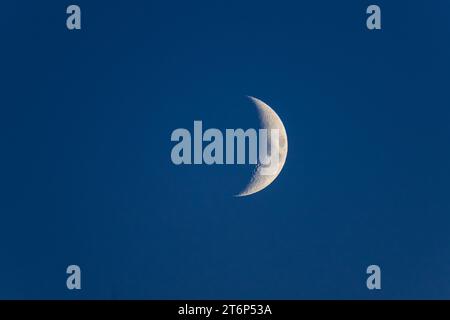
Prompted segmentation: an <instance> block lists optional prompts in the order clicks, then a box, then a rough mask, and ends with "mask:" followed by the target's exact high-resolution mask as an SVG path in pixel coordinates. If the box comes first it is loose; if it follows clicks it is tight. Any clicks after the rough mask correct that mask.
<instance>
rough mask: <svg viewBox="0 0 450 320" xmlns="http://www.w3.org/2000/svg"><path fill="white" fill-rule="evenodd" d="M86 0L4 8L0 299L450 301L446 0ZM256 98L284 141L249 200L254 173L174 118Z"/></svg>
mask: <svg viewBox="0 0 450 320" xmlns="http://www.w3.org/2000/svg"><path fill="white" fill-rule="evenodd" d="M74 3H77V4H79V5H80V7H81V10H82V30H80V31H68V30H67V29H66V27H65V19H66V14H65V10H66V7H67V6H68V5H69V4H72V1H71V2H69V1H8V2H6V3H3V4H2V6H1V8H2V15H1V18H0V39H1V49H0V85H1V86H0V88H1V91H0V92H1V94H0V150H1V151H0V164H1V166H0V252H1V258H0V298H40V299H42V298H61V299H71V298H126V299H128V298H139V299H140V298H150V299H151V298H159V299H167V298H169V299H173V298H184V299H196V298H208V299H212V298H237V299H240V298H253V299H261V298H273V299H283V298H285V299H297V298H319V299H320V298H335V299H345V298H361V299H379V298H387V299H389V298H450V148H449V145H450V144H449V143H450V121H449V120H450V108H449V107H450V98H449V93H448V92H449V83H450V81H449V80H450V79H449V75H450V60H449V56H450V40H449V39H450V19H449V15H450V4H449V3H448V1H438V0H435V1H429V2H425V1H376V2H373V3H376V4H378V5H380V7H381V10H382V28H383V29H382V30H381V31H375V32H370V31H368V30H367V29H366V27H365V19H366V14H365V10H366V8H367V6H368V5H369V4H372V2H368V1H322V0H321V1H261V0H259V1H250V0H248V1H230V0H228V1H170V2H169V1H123V2H122V3H120V4H119V3H116V2H112V1H76V2H74ZM245 95H252V96H255V97H258V98H260V99H262V100H263V101H265V102H266V103H268V104H269V105H271V106H272V107H273V108H274V109H275V110H276V111H277V112H278V114H279V115H280V117H281V118H282V119H283V122H284V124H285V126H286V130H287V133H288V137H289V154H288V158H287V162H286V165H285V167H284V170H283V171H282V173H281V174H280V176H279V177H278V179H277V180H276V181H275V182H274V183H273V184H272V185H271V186H270V187H269V188H267V189H265V190H264V191H262V192H260V193H258V194H256V195H254V196H252V197H246V198H234V197H232V195H233V194H234V193H236V192H237V191H239V190H240V189H241V188H242V187H243V186H244V184H245V183H246V179H248V176H249V174H250V171H251V168H250V167H248V166H240V167H238V166H174V165H173V164H172V162H171V161H170V150H171V148H172V146H173V143H172V142H171V141H170V134H171V132H172V130H174V129H176V128H179V127H186V128H192V125H193V121H194V120H202V121H203V123H204V126H205V127H216V128H237V127H244V128H245V127H251V126H253V121H254V119H255V115H254V113H252V112H253V110H252V107H251V105H250V104H249V102H248V101H247V99H246V98H245ZM69 264H78V265H79V266H80V267H81V269H82V290H81V291H79V292H73V291H68V290H67V289H66V287H65V282H66V274H65V268H66V267H67V266H68V265H69ZM370 264H378V265H380V267H381V269H382V290H381V291H377V292H374V291H369V290H367V288H366V284H365V281H366V277H367V275H366V273H365V270H366V267H367V266H368V265H370Z"/></svg>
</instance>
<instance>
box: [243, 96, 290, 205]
mask: <svg viewBox="0 0 450 320" xmlns="http://www.w3.org/2000/svg"><path fill="white" fill-rule="evenodd" d="M248 98H249V99H250V100H251V101H252V102H253V104H254V105H255V107H256V109H257V112H258V117H259V121H260V125H261V128H262V129H267V132H268V139H267V144H268V146H267V150H268V151H270V154H269V158H270V159H272V158H273V155H275V154H276V153H278V167H277V168H276V169H275V171H274V173H273V174H270V175H267V174H266V175H264V174H262V169H263V164H262V163H261V162H260V159H259V157H258V163H257V165H256V168H255V171H254V172H253V175H252V177H251V179H250V181H249V183H248V184H247V185H246V186H245V187H244V189H243V190H242V191H241V192H239V193H238V194H237V195H236V197H244V196H249V195H251V194H254V193H256V192H259V191H261V190H263V189H264V188H266V187H267V186H268V185H269V184H271V183H272V182H273V181H274V180H275V179H276V178H277V177H278V175H279V174H280V172H281V170H282V169H283V166H284V164H285V163H286V157H287V152H288V140H287V134H286V129H285V128H284V125H283V122H282V121H281V119H280V117H279V116H278V115H277V114H276V112H275V111H273V109H272V108H271V107H269V106H268V105H267V104H266V103H264V102H263V101H261V100H259V99H257V98H254V97H248ZM271 129H278V130H279V143H278V150H272V149H274V145H273V144H272V143H271V141H270V140H271V135H270V132H271Z"/></svg>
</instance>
